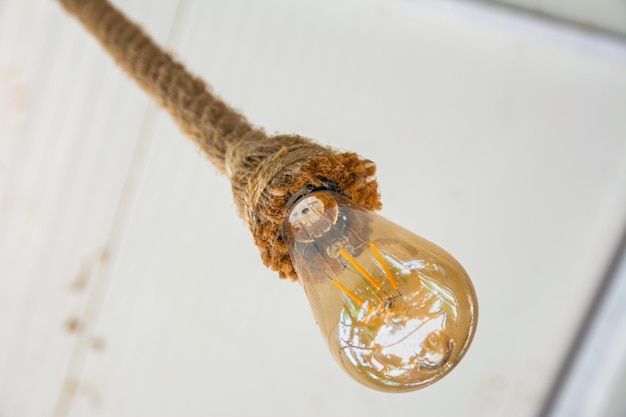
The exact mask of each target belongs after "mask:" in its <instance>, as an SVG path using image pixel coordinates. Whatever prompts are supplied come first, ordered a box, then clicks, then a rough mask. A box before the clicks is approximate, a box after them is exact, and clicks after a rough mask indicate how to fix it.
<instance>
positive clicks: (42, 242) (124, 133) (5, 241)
mask: <svg viewBox="0 0 626 417" xmlns="http://www.w3.org/2000/svg"><path fill="white" fill-rule="evenodd" d="M142 4H145V3H144V2H141V1H129V2H125V6H124V7H125V8H127V9H128V10H129V12H131V13H134V14H136V15H139V14H141V16H142V17H141V20H142V22H143V23H144V24H145V25H146V27H147V28H149V30H150V31H151V32H152V33H153V34H154V36H155V37H156V38H157V39H159V40H160V41H164V40H165V39H166V38H167V34H168V32H169V30H170V25H171V21H172V17H173V11H174V10H175V8H176V4H175V3H172V4H171V5H170V4H164V5H163V7H162V9H161V10H159V11H158V12H154V10H144V7H142ZM0 73H1V74H2V75H0V77H1V78H0V91H1V95H0V108H1V109H2V110H0V117H1V120H0V193H1V194H0V415H1V416H3V417H4V416H37V417H38V416H43V415H52V414H53V410H54V409H55V407H56V405H57V404H58V403H59V401H60V400H59V399H60V398H61V397H63V395H64V394H63V392H64V389H68V388H71V385H72V381H69V382H68V380H67V373H68V366H69V364H70V363H71V357H72V356H73V355H74V356H75V355H76V354H77V349H79V350H80V349H83V348H82V347H80V346H79V345H80V343H79V342H86V346H87V347H89V345H90V344H91V343H92V342H93V341H94V340H95V342H96V346H97V345H98V343H99V342H98V341H97V340H98V339H93V337H96V338H97V335H92V334H91V332H90V330H89V329H88V328H87V327H86V326H87V325H88V323H86V321H88V320H89V317H88V316H87V315H86V312H89V314H92V313H91V312H90V311H89V308H88V306H89V303H90V300H91V299H92V298H93V297H94V291H98V289H99V286H98V285H97V284H96V283H95V282H94V280H93V279H92V278H93V277H94V274H95V273H96V271H97V269H98V267H99V265H101V264H102V262H103V261H104V260H105V258H107V254H108V255H109V256H111V255H112V254H113V253H115V252H116V250H117V248H115V247H111V246H109V245H108V243H107V242H108V240H109V236H110V234H111V231H112V227H113V225H114V221H115V219H116V218H117V217H118V212H119V210H120V207H124V198H128V197H129V196H130V195H132V194H133V190H132V189H130V188H128V185H129V176H130V175H131V174H132V173H133V172H134V170H135V167H134V166H133V164H135V163H136V159H137V155H136V153H137V152H136V150H139V153H145V150H141V148H140V146H141V143H142V142H143V141H145V140H146V139H145V138H144V137H142V135H145V132H146V127H145V126H144V125H145V122H144V120H145V119H146V115H147V111H148V107H149V106H151V104H149V100H148V99H147V98H146V97H145V96H144V95H143V94H141V93H140V92H139V91H137V89H135V88H130V86H129V81H128V80H127V79H126V77H125V76H124V75H123V74H121V72H120V71H119V70H118V69H117V68H115V66H114V65H113V64H112V63H111V61H110V59H109V58H108V57H107V56H105V55H104V54H103V53H102V51H101V50H100V49H99V47H98V45H97V44H96V43H95V42H94V41H93V40H91V39H89V37H87V36H86V35H85V33H84V32H83V30H82V28H80V27H79V25H78V24H77V23H76V22H74V21H72V20H70V19H69V18H68V16H67V15H65V14H64V13H63V12H62V10H61V8H60V6H59V5H57V4H56V3H55V2H53V1H48V0H42V1H29V2H17V1H8V2H7V1H4V2H0ZM119 98H123V99H122V100H119V101H118V99H119ZM125 187H126V188H125ZM124 193H126V194H124ZM126 210H127V209H126ZM113 230H114V229H113ZM81 323H82V324H81ZM81 329H82V332H81Z"/></svg>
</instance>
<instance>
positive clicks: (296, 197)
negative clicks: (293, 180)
mask: <svg viewBox="0 0 626 417" xmlns="http://www.w3.org/2000/svg"><path fill="white" fill-rule="evenodd" d="M319 179H320V181H321V185H313V184H307V185H306V186H304V187H302V188H301V189H300V190H298V191H297V192H296V193H294V194H292V195H291V197H289V199H288V200H287V204H285V207H286V210H285V212H286V214H285V217H287V216H289V211H291V209H292V208H293V206H294V205H295V204H296V203H297V202H298V201H300V199H302V197H305V196H307V195H309V194H311V193H315V192H318V191H332V192H335V193H338V194H341V195H342V196H344V197H346V198H348V199H349V198H350V197H348V196H347V195H346V193H345V192H344V191H343V190H342V189H341V187H340V186H339V185H337V183H336V182H334V181H331V180H329V179H326V178H322V177H320V178H319Z"/></svg>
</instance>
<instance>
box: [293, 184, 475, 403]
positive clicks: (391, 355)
mask: <svg viewBox="0 0 626 417" xmlns="http://www.w3.org/2000/svg"><path fill="white" fill-rule="evenodd" d="M283 238H284V239H285V243H286V244H287V246H288V248H289V250H290V255H291V259H292V262H293V264H294V267H295V269H296V273H297V274H298V279H299V281H300V283H301V284H302V285H303V287H304V290H305V292H306V295H307V298H308V299H309V303H310V304H311V308H312V309H313V313H314V315H315V320H316V321H317V324H318V325H319V327H320V329H321V331H322V334H323V335H324V338H325V339H326V342H327V344H328V347H329V348H330V351H331V353H332V354H333V356H334V357H335V359H336V360H337V362H338V363H339V365H340V366H341V367H342V368H343V369H344V370H345V371H346V372H347V373H348V374H349V375H350V376H352V377H353V378H354V379H356V380H357V381H359V382H361V383H362V384H364V385H366V386H368V387H370V388H374V389H377V390H381V391H391V392H402V391H412V390H417V389H420V388H423V387H425V386H427V385H429V384H431V383H433V382H434V381H436V380H438V379H440V378H441V377H443V376H444V375H446V374H447V373H448V372H449V371H450V370H451V369H452V368H454V366H455V365H456V364H457V363H458V362H459V360H461V358H462V357H463V355H464V354H465V352H466V351H467V348H468V347H469V345H470V343H471V341H472V338H473V336H474V331H475V329H476V321H477V313H478V307H477V302H476V294H475V292H474V288H473V286H472V283H471V281H470V279H469V277H468V275H467V273H466V272H465V270H464V269H463V267H461V265H459V263H458V262H457V261H456V260H455V259H454V258H453V257H452V256H451V255H450V254H448V253H447V252H446V251H444V250H443V249H441V248H439V247H438V246H436V245H434V244H433V243H431V242H429V241H427V240H425V239H422V238H421V237H419V236H417V235H415V234H413V233H411V232H409V231H408V230H406V229H404V228H402V227H400V226H398V225H396V224H394V223H392V222H390V221H388V220H387V219H385V218H383V217H381V216H379V215H377V214H375V213H372V212H369V211H367V210H364V209H363V208H361V207H359V206H358V205H356V204H355V203H354V202H352V201H351V200H349V199H347V198H345V197H344V196H342V195H341V194H338V193H335V192H331V191H317V192H313V193H310V194H307V195H305V196H304V197H302V198H300V199H299V200H298V201H296V202H295V203H294V204H293V206H292V207H291V210H290V212H289V214H288V216H287V218H286V220H285V224H284V225H283Z"/></svg>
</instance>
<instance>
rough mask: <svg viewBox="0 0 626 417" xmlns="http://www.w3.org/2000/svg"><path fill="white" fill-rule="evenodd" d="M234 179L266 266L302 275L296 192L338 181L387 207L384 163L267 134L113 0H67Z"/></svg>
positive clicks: (367, 204)
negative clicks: (291, 218) (290, 228)
mask: <svg viewBox="0 0 626 417" xmlns="http://www.w3.org/2000/svg"><path fill="white" fill-rule="evenodd" d="M59 2H60V3H61V4H62V5H63V7H64V8H65V10H66V11H67V12H68V13H70V14H72V15H74V16H75V17H76V18H77V19H78V20H79V21H80V22H81V23H82V24H83V26H84V27H85V28H86V29H87V30H88V31H89V32H91V34H92V35H93V36H94V37H95V38H96V39H97V40H98V41H99V42H100V44H101V45H102V47H103V48H104V49H105V50H106V51H107V52H108V53H109V54H110V55H111V56H112V57H113V59H114V60H115V62H116V63H117V64H118V65H119V66H120V67H121V68H122V69H123V70H124V71H125V72H126V73H127V74H128V75H129V76H130V77H131V78H132V79H134V80H135V81H136V82H137V84H139V86H141V88H143V90H144V91H146V92H147V93H148V94H149V95H151V96H152V97H153V98H154V99H155V100H156V101H157V102H158V103H159V104H160V105H161V106H162V107H163V108H164V109H165V110H166V111H167V112H168V113H169V114H170V116H171V117H172V118H173V119H174V121H175V122H176V123H177V124H178V125H179V127H180V129H181V130H182V131H183V133H185V135H187V136H188V137H189V138H190V139H191V140H193V141H194V142H195V143H196V144H197V145H198V146H199V147H200V149H201V150H202V151H203V153H204V154H205V155H206V156H207V158H208V159H209V161H210V162H211V163H212V164H213V165H214V166H215V167H216V168H217V169H218V170H219V171H220V172H222V173H224V174H227V175H228V177H229V178H230V180H231V183H232V189H233V196H234V200H235V203H236V204H237V207H238V209H239V214H240V215H241V217H242V218H243V219H244V220H246V222H247V223H248V226H249V228H250V231H251V232H252V235H253V238H254V240H255V243H256V245H257V247H258V248H259V250H260V251H261V257H262V259H263V262H264V264H265V265H266V266H268V267H270V268H272V269H274V270H276V271H278V272H279V275H280V276H281V278H284V277H290V278H292V279H295V278H296V275H295V271H294V269H293V266H292V264H291V260H290V259H289V255H288V252H287V248H286V247H285V245H284V244H283V243H282V239H281V236H280V227H281V225H282V223H283V220H284V218H285V215H286V212H287V211H288V209H289V207H288V206H287V202H288V201H289V199H290V197H291V196H292V195H294V194H296V193H298V192H299V191H300V190H302V189H304V188H305V187H309V186H313V187H316V188H317V187H323V186H324V184H327V183H329V182H330V183H334V184H335V185H336V186H337V187H338V188H339V189H340V190H341V191H342V192H343V194H345V195H346V196H347V197H349V198H351V199H352V200H354V201H355V202H357V203H359V204H360V205H361V206H363V207H364V208H366V209H369V210H375V209H379V208H380V207H381V203H380V198H379V194H378V188H377V183H376V181H375V179H374V175H375V172H376V167H375V165H374V163H373V162H371V161H368V160H365V159H362V158H360V157H359V156H358V155H356V154H355V153H350V152H348V153H341V152H338V151H336V150H334V149H331V148H328V147H323V146H321V145H319V144H316V143H315V142H313V141H311V140H309V139H306V138H303V137H300V136H297V135H279V136H273V137H270V136H267V135H266V134H265V133H264V132H263V130H261V129H258V128H255V127H254V126H252V125H251V124H250V123H249V122H248V121H247V120H246V118H245V117H244V116H242V115H241V114H239V113H238V112H236V111H235V110H233V109H232V108H230V107H229V106H228V105H227V104H226V103H224V102H223V101H222V100H221V99H220V98H219V97H217V96H216V95H214V94H213V93H212V92H211V90H210V89H209V87H208V86H207V85H206V83H205V82H204V81H202V80H201V79H200V78H198V77H196V76H194V75H192V74H190V73H189V72H188V71H187V70H186V68H185V67H184V66H183V65H182V64H181V63H179V62H177V61H175V60H174V59H173V58H172V56H171V55H170V54H169V53H167V52H165V51H163V50H162V49H161V48H160V47H159V46H158V45H157V44H156V43H155V42H154V41H152V39H150V37H148V36H147V35H146V34H145V33H144V32H143V31H142V29H141V28H140V27H139V26H138V25H136V24H135V23H133V22H131V21H130V20H128V19H127V18H126V17H125V16H124V15H123V14H122V13H121V12H120V11H119V10H117V9H116V8H115V7H113V6H112V5H111V4H110V3H109V2H108V1H107V0H59Z"/></svg>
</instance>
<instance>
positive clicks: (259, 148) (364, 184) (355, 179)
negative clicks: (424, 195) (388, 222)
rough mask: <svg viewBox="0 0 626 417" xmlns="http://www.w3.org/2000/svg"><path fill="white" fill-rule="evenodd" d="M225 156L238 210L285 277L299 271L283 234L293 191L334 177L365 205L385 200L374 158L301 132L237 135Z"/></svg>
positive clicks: (268, 258)
mask: <svg viewBox="0 0 626 417" xmlns="http://www.w3.org/2000/svg"><path fill="white" fill-rule="evenodd" d="M225 159H226V161H225V162H226V170H227V173H228V176H229V177H230V180H231V183H232V189H233V195H234V199H235V202H236V203H237V207H238V208H239V214H240V216H241V217H242V218H243V219H245V220H246V222H247V223H248V226H249V228H250V231H251V232H252V235H253V237H254V240H255V243H256V245H257V246H258V247H259V249H260V250H261V257H262V258H263V262H264V263H265V265H267V266H269V267H271V268H272V269H275V270H277V271H278V272H279V274H280V276H281V277H290V278H294V279H295V277H296V275H295V271H294V269H293V265H292V264H291V260H290V259H289V256H288V252H287V248H286V247H285V245H284V244H283V242H282V238H281V236H280V227H281V225H282V223H283V221H284V219H285V216H286V213H287V211H288V210H289V207H288V206H287V202H288V201H289V199H290V197H291V196H292V195H294V194H296V193H298V192H300V191H301V190H302V189H303V188H305V187H309V186H313V187H316V188H318V187H323V186H324V183H325V182H327V181H331V182H333V183H334V184H336V185H337V186H338V187H339V188H340V189H341V191H342V192H343V193H344V194H345V195H346V196H347V197H349V198H352V199H353V200H355V201H356V202H357V203H359V204H361V205H362V206H363V207H365V208H367V209H371V210H374V209H379V208H380V205H381V204H380V199H379V195H378V190H377V184H376V181H375V180H374V176H375V172H376V167H375V165H374V163H373V162H371V161H368V160H364V159H361V158H360V157H359V156H358V155H356V154H354V153H339V152H337V151H335V150H333V149H331V148H327V147H324V146H321V145H319V144H317V143H315V142H313V141H311V140H309V139H306V138H303V137H301V136H296V135H280V136H274V137H267V136H263V137H260V136H259V135H256V137H254V138H252V137H249V138H246V139H245V140H239V141H237V142H234V143H231V144H229V147H228V149H227V151H226V158H225Z"/></svg>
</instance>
